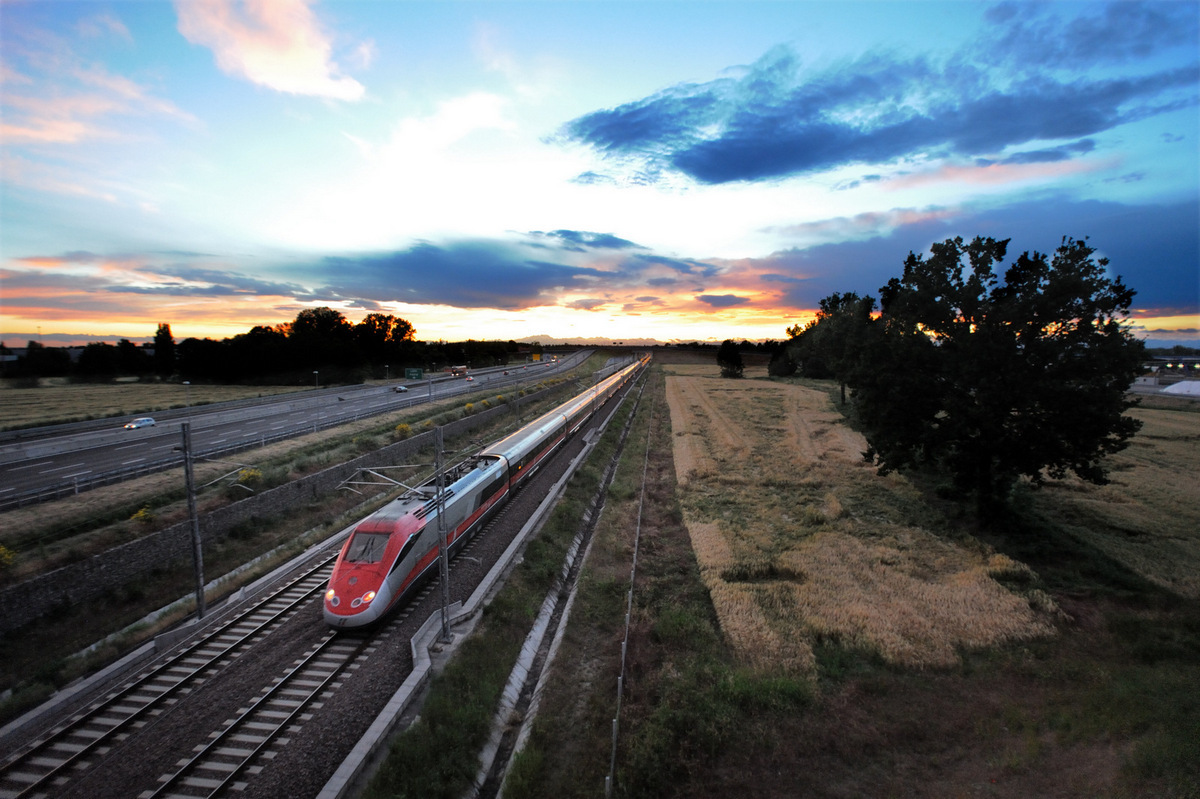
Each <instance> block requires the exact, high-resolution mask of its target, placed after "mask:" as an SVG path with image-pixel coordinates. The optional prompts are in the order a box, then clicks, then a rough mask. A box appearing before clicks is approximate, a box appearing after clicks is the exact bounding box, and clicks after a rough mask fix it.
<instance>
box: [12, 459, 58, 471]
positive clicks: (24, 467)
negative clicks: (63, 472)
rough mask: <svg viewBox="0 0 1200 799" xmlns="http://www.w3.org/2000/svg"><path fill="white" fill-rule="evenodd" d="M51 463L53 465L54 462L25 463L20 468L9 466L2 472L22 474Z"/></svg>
mask: <svg viewBox="0 0 1200 799" xmlns="http://www.w3.org/2000/svg"><path fill="white" fill-rule="evenodd" d="M52 463H54V461H42V462H41V463H27V464H24V465H21V466H10V467H8V468H7V469H5V470H4V471H6V472H23V471H25V470H27V469H36V468H38V467H39V466H49V465H50V464H52Z"/></svg>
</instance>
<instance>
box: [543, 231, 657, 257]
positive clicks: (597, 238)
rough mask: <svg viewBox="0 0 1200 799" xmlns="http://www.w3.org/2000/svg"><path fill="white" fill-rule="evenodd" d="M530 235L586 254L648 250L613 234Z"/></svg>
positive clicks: (567, 233)
mask: <svg viewBox="0 0 1200 799" xmlns="http://www.w3.org/2000/svg"><path fill="white" fill-rule="evenodd" d="M529 235H530V236H531V237H532V238H534V239H535V240H536V239H539V238H545V239H548V240H550V242H551V245H550V246H554V247H557V248H562V249H567V250H573V251H575V252H586V251H587V250H593V249H600V250H626V249H638V250H644V249H646V248H645V247H642V246H641V245H639V244H635V243H633V242H632V241H629V240H628V239H623V238H620V237H619V236H614V235H613V234H611V233H591V232H588V231H586V230H551V231H550V232H548V233H543V232H542V231H540V230H535V231H533V232H531V233H530V234H529Z"/></svg>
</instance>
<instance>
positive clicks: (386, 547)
mask: <svg viewBox="0 0 1200 799" xmlns="http://www.w3.org/2000/svg"><path fill="white" fill-rule="evenodd" d="M644 363H645V361H644V360H642V361H635V362H634V363H633V364H631V365H629V366H627V367H625V368H623V369H621V370H619V371H618V372H616V373H615V374H613V375H611V376H610V377H607V378H605V379H604V380H601V381H600V382H599V383H597V384H596V385H594V386H592V387H591V388H589V389H588V390H586V391H584V392H583V393H582V394H579V395H578V396H576V397H573V398H572V399H570V400H568V401H567V402H564V403H563V404H562V405H559V406H558V407H557V408H555V409H554V410H552V411H550V412H549V413H546V414H544V415H542V416H540V417H538V418H537V419H535V420H534V421H532V422H530V423H529V424H527V425H525V426H524V427H522V428H521V429H520V430H518V431H517V432H515V433H513V434H512V435H510V436H508V437H507V438H503V439H501V440H500V441H498V442H496V443H494V444H492V445H490V446H488V447H485V448H484V449H482V450H480V451H479V452H477V453H476V454H475V455H473V456H471V457H470V458H467V459H466V460H464V461H463V462H461V463H459V464H457V465H455V466H453V467H450V468H448V469H446V470H445V471H444V473H443V481H444V482H443V485H444V489H443V499H442V502H443V507H444V514H445V521H444V529H445V531H446V545H447V546H448V547H449V548H450V550H451V552H453V551H454V550H455V549H456V548H457V547H460V546H462V544H463V543H465V542H466V541H467V539H468V538H470V537H471V535H472V534H474V532H475V531H476V530H478V529H479V528H480V527H481V526H482V525H483V523H484V521H486V520H487V518H488V517H489V516H491V514H493V513H494V512H495V511H496V510H498V509H499V508H500V506H501V505H502V504H503V503H504V501H505V500H506V499H507V498H508V497H509V495H510V494H511V493H512V492H513V491H514V490H515V489H516V488H517V486H518V485H520V484H521V482H522V481H524V480H525V479H527V478H528V477H529V476H530V475H531V474H532V473H533V472H534V471H535V470H536V469H537V467H538V465H539V464H540V463H542V461H543V460H544V459H545V458H546V457H547V456H548V455H549V454H550V453H551V452H553V451H554V449H555V448H556V447H558V445H559V444H561V443H562V442H563V441H564V440H566V438H567V437H569V436H570V435H571V434H572V433H574V432H576V431H577V430H578V429H579V428H580V427H581V426H582V425H583V423H584V422H586V421H587V419H588V418H589V417H590V416H591V415H592V413H594V412H595V410H596V409H597V408H599V407H600V406H601V405H603V404H604V403H605V401H606V400H608V398H609V397H611V396H612V395H613V394H615V393H616V392H617V390H618V389H620V388H621V386H623V385H624V384H625V383H626V382H627V381H628V380H630V379H631V378H632V377H633V376H634V374H636V372H637V371H638V369H639V368H640V367H641V366H642V365H643V364H644ZM437 531H438V497H437V478H436V475H435V476H434V477H432V478H430V479H429V480H428V481H426V482H425V483H422V484H421V485H419V486H417V487H416V488H413V489H410V490H408V491H406V492H405V493H404V494H403V495H402V496H401V497H399V498H398V499H395V500H393V501H392V502H389V503H388V504H387V505H385V506H384V507H382V508H380V509H379V510H378V511H376V512H375V513H373V514H371V515H370V516H368V517H367V518H365V519H363V520H362V521H360V522H359V523H358V524H357V525H356V526H355V528H354V530H353V532H351V534H350V537H349V538H348V539H346V543H345V544H344V545H343V546H342V551H341V553H340V554H339V555H338V559H337V562H336V563H335V564H334V566H333V574H332V576H330V578H329V589H328V590H327V591H326V592H325V622H326V623H327V624H329V625H330V626H331V627H334V628H337V629H350V628H357V627H365V626H368V625H370V624H372V623H374V622H376V621H379V620H380V619H381V618H383V616H384V615H386V614H387V612H388V611H389V610H391V609H392V608H393V607H395V606H396V605H397V604H399V603H400V601H401V600H402V599H403V598H404V597H405V596H406V595H408V594H409V592H410V591H411V589H413V588H415V587H416V586H417V585H418V584H419V583H420V582H421V578H422V577H424V576H425V575H426V573H427V572H429V571H430V569H433V568H435V567H436V565H437V559H438V535H437Z"/></svg>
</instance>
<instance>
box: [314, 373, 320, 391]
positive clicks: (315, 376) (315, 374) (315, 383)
mask: <svg viewBox="0 0 1200 799" xmlns="http://www.w3.org/2000/svg"><path fill="white" fill-rule="evenodd" d="M317 374H319V373H318V372H317V370H316V369H313V388H317Z"/></svg>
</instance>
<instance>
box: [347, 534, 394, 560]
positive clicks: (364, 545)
mask: <svg viewBox="0 0 1200 799" xmlns="http://www.w3.org/2000/svg"><path fill="white" fill-rule="evenodd" d="M387 542H388V534H387V533H355V534H354V538H352V539H350V548H349V549H347V550H346V560H348V561H350V562H351V563H378V562H379V561H381V560H383V551H384V550H385V549H387Z"/></svg>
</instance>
